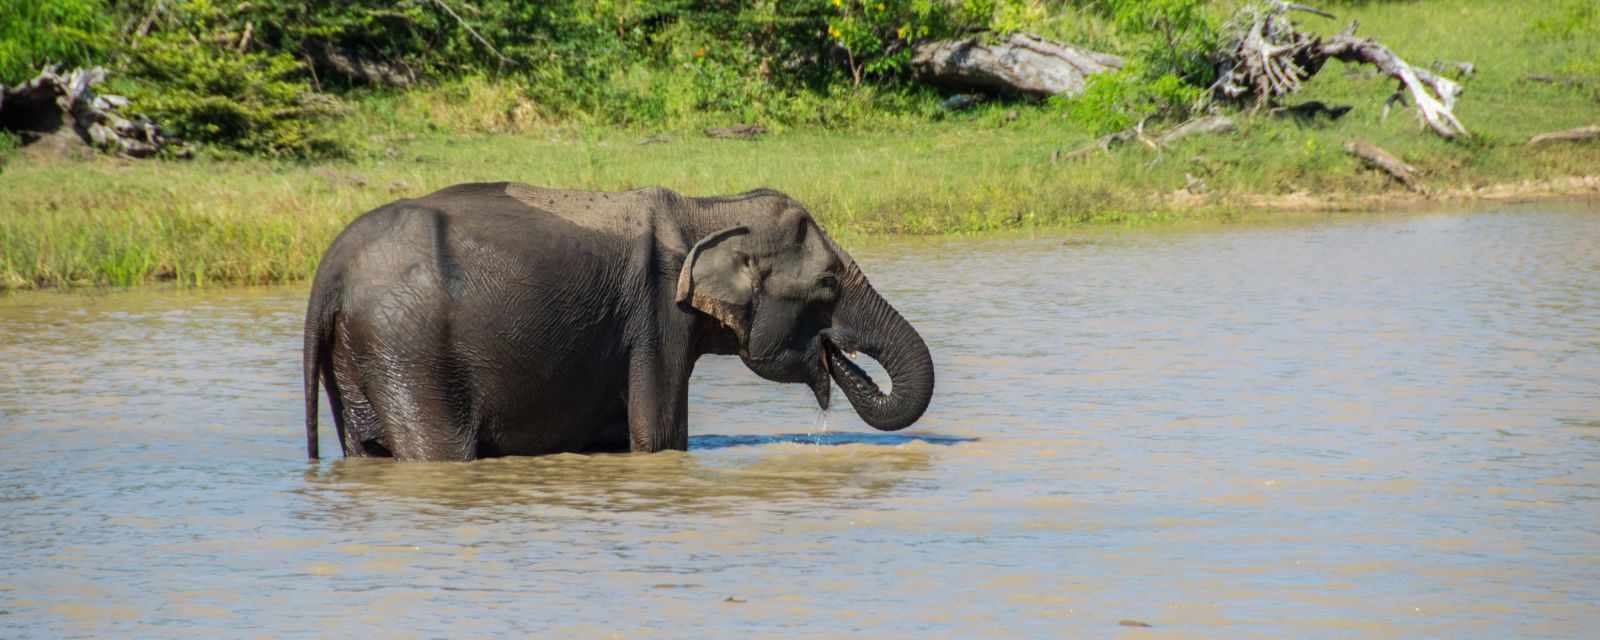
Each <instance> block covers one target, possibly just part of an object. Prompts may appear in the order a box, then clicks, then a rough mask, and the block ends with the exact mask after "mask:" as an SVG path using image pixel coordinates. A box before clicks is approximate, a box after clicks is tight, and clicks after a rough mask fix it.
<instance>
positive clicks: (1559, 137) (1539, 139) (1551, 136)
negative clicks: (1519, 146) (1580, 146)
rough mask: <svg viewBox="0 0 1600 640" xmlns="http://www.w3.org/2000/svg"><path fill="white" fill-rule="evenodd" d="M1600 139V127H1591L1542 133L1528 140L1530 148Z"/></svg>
mask: <svg viewBox="0 0 1600 640" xmlns="http://www.w3.org/2000/svg"><path fill="white" fill-rule="evenodd" d="M1597 138H1600V125H1589V126H1587V127H1578V128H1576V129H1567V130H1565V131H1551V132H1549V133H1541V134H1539V135H1536V136H1534V137H1533V138H1531V139H1529V140H1528V145H1529V146H1534V145H1541V144H1544V143H1547V142H1583V141H1585V140H1594V139H1597Z"/></svg>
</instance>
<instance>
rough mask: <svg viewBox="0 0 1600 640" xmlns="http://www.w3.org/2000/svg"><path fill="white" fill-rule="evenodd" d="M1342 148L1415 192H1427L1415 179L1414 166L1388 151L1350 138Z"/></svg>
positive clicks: (1415, 171)
mask: <svg viewBox="0 0 1600 640" xmlns="http://www.w3.org/2000/svg"><path fill="white" fill-rule="evenodd" d="M1344 150H1345V153H1348V154H1350V155H1353V156H1355V157H1357V158H1361V160H1362V161H1364V162H1366V163H1367V165H1369V166H1371V167H1373V168H1376V169H1378V170H1380V171H1383V172H1384V173H1387V174H1389V177H1391V178H1394V179H1395V180H1398V181H1400V184H1403V185H1405V186H1406V188H1407V189H1410V190H1412V191H1415V192H1417V193H1427V189H1426V188H1424V187H1423V186H1422V182H1421V181H1419V180H1418V179H1417V169H1416V167H1413V166H1411V165H1409V164H1406V163H1405V161H1403V160H1401V159H1399V158H1396V157H1394V155H1393V154H1391V153H1389V152H1388V151H1384V150H1383V149H1380V148H1378V147H1376V146H1373V145H1372V144H1370V143H1367V142H1365V141H1362V140H1350V141H1348V142H1346V143H1344Z"/></svg>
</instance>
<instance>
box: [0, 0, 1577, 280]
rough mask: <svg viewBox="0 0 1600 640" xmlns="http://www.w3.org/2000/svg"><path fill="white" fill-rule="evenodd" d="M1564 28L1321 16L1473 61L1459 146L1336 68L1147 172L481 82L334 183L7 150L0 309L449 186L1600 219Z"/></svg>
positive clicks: (284, 270)
mask: <svg viewBox="0 0 1600 640" xmlns="http://www.w3.org/2000/svg"><path fill="white" fill-rule="evenodd" d="M1561 7H1564V9H1562V10H1561V11H1555V12H1552V11H1549V10H1546V9H1545V8H1539V7H1531V6H1523V5H1505V4H1503V3H1494V2H1488V1H1487V0H1472V1H1470V2H1464V3H1461V4H1460V5H1459V6H1456V7H1454V8H1453V9H1451V10H1450V11H1448V12H1444V13H1440V10H1439V9H1438V8H1437V7H1435V6H1434V5H1431V4H1426V3H1364V4H1358V5H1343V4H1341V5H1340V6H1339V9H1338V13H1339V14H1340V15H1341V19H1351V18H1354V19H1359V20H1360V24H1361V30H1360V33H1361V34H1362V35H1364V36H1371V37H1374V38H1376V39H1378V40H1379V41H1381V42H1384V43H1386V44H1387V45H1389V46H1390V47H1393V48H1394V50H1395V51H1396V53H1397V54H1399V55H1402V56H1405V57H1406V58H1407V59H1408V60H1410V61H1411V62H1413V63H1415V64H1417V65H1419V66H1430V65H1431V63H1430V62H1429V61H1441V63H1440V65H1439V67H1440V68H1445V67H1446V66H1447V65H1446V63H1445V62H1444V61H1448V62H1449V63H1455V62H1459V61H1468V62H1473V63H1474V66H1475V69H1476V72H1475V73H1474V74H1472V75H1471V77H1469V78H1464V79H1462V82H1463V85H1464V87H1465V90H1466V92H1465V93H1464V94H1463V95H1462V96H1461V97H1460V100H1459V102H1458V104H1457V106H1456V110H1455V112H1456V115H1457V116H1459V117H1460V119H1461V121H1462V123H1463V124H1464V125H1465V126H1466V127H1467V129H1468V130H1469V131H1470V132H1471V135H1470V136H1468V137H1465V138H1464V139H1461V140H1458V141H1454V142H1452V141H1446V140H1443V139H1441V138H1439V137H1438V136H1435V135H1433V134H1432V133H1430V132H1428V131H1426V130H1421V129H1420V128H1419V126H1418V124H1417V121H1416V119H1415V118H1414V117H1413V114H1412V113H1411V112H1410V111H1409V110H1408V109H1406V108H1405V107H1396V109H1395V110H1393V111H1392V112H1391V113H1389V114H1388V115H1387V117H1386V116H1385V113H1384V109H1383V104H1384V100H1385V98H1386V97H1388V96H1389V95H1390V94H1391V93H1392V92H1393V90H1394V82H1393V81H1392V80H1390V79H1388V78H1384V77H1379V76H1376V75H1374V74H1372V73H1370V72H1369V70H1368V69H1367V68H1366V67H1357V66H1347V65H1343V64H1342V63H1337V62H1335V63H1331V64H1330V65H1329V67H1328V68H1327V69H1324V70H1323V71H1322V72H1321V73H1320V74H1318V75H1317V76H1316V77H1315V78H1314V79H1313V80H1312V81H1309V82H1307V83H1306V85H1305V89H1304V90H1303V91H1302V92H1300V93H1299V94H1296V96H1295V100H1294V101H1295V102H1298V101H1313V100H1314V101H1320V102H1323V103H1325V104H1328V105H1345V106H1349V107H1351V110H1350V111H1349V112H1348V113H1346V114H1345V115H1343V116H1342V117H1340V118H1337V119H1328V118H1326V117H1318V118H1315V119H1312V120H1304V121H1303V120H1296V119H1293V118H1279V117H1273V116H1268V115H1254V116H1252V115H1249V114H1239V113H1235V114H1232V115H1233V116H1234V118H1235V120H1236V123H1237V124H1236V127H1235V128H1234V130H1233V131H1230V132H1227V133H1222V134H1216V135H1202V136H1195V137H1191V138H1187V139H1184V140H1180V141H1178V142H1176V143H1173V144H1171V145H1168V146H1166V147H1165V148H1163V149H1161V150H1159V151H1158V150H1154V149H1152V148H1149V147H1147V146H1146V145H1143V144H1139V143H1137V142H1131V143H1128V144H1125V145H1122V146H1121V147H1118V148H1115V149H1112V150H1110V151H1106V152H1101V151H1098V150H1096V151H1093V152H1091V153H1087V154H1083V155H1075V154H1073V153H1072V152H1073V151H1074V150H1077V149H1081V148H1084V147H1085V146H1086V145H1090V144H1091V143H1092V142H1093V141H1094V140H1095V139H1097V138H1098V137H1099V135H1100V134H1102V133H1103V131H1101V130H1095V129H1093V128H1092V127H1090V126H1089V125H1085V124H1083V123H1081V122H1080V121H1079V120H1077V119H1075V117H1074V116H1073V112H1074V104H1073V103H1072V102H1071V101H1061V100H1052V101H1044V102H1029V101H1011V102H1007V101H1002V100H990V101H987V102H983V103H981V104H978V105H977V106H975V107H972V108H970V109H967V110H963V111H955V112H951V111H944V110H942V109H940V108H938V107H937V105H938V104H939V102H940V101H941V100H942V98H941V96H939V95H937V94H933V93H926V94H924V93H917V92H915V91H909V90H908V91H905V92H903V93H892V92H891V93H889V94H886V93H884V92H883V91H882V90H880V89H875V88H872V87H861V88H859V89H857V90H845V91H844V92H843V93H840V94H837V95H834V94H829V95H828V96H826V97H819V96H811V97H810V98H808V100H812V101H813V102H815V101H817V100H821V101H822V102H821V103H817V104H811V106H812V107H817V106H818V104H823V103H825V106H826V107H827V109H825V110H824V111H826V113H828V114H834V115H835V116H837V117H836V118H835V117H832V116H829V117H822V116H818V118H816V119H813V120H817V121H816V122H811V120H807V119H800V120H798V121H795V122H790V123H788V124H785V123H784V122H783V121H779V120H766V119H764V118H763V116H762V115H761V114H763V113H767V111H762V110H755V111H751V110H748V109H744V110H742V111H738V110H727V109H725V110H720V111H719V110H715V109H706V110H698V109H689V110H687V111H685V113H686V114H688V115H684V116H683V117H673V118H657V119H654V120H646V121H639V122H634V123H633V124H617V123H615V122H610V121H607V120H603V119H599V116H597V115H594V114H588V115H583V114H578V115H569V116H567V117H565V118H564V119H563V118H553V117H551V116H550V114H549V113H547V111H546V110H547V107H548V105H541V104H539V103H538V102H537V95H535V94H533V93H530V88H529V86H526V84H522V85H519V84H516V82H518V81H516V80H514V79H508V78H504V77H502V78H500V79H498V80H490V79H485V78H484V77H479V76H471V77H464V78H455V79H449V80H444V81H441V82H439V83H436V84H433V85H427V86H422V87H420V88H415V89H412V90H408V91H406V92H403V93H397V94H382V93H375V94H363V95H356V96H352V97H350V98H348V99H347V101H346V109H347V110H346V112H345V113H344V115H343V116H341V119H340V121H339V124H338V126H339V133H338V136H337V137H338V138H340V139H342V140H349V141H356V146H357V147H359V148H357V149H356V150H355V151H354V153H353V154H352V155H351V159H346V160H337V161H322V162H315V163H310V162H286V161H272V160H263V159H251V158H248V157H245V158H243V159H240V157H239V156H237V155H235V156H226V155H223V156H218V155H214V154H202V159H200V160H195V161H187V162H186V161H156V160H150V161H130V160H119V159H112V158H105V157H97V158H88V159H69V158H60V157H53V156H50V155H49V154H45V153H40V152H37V151H33V150H31V149H25V150H21V151H17V150H6V149H3V148H0V289H23V288H47V287H62V286H134V285H141V284H147V283H160V282H177V283H179V284H182V285H185V286H207V285H222V284H259V283H278V282H292V281H297V280H301V279H304V278H306V277H308V276H309V275H310V274H312V273H313V272H314V271H315V269H316V262H317V259H318V257H319V256H320V254H321V252H322V250H323V249H324V248H325V247H326V246H327V245H328V243H329V242H331V240H332V239H333V237H334V235H336V234H337V233H338V232H339V230H340V229H342V228H343V227H344V225H345V224H347V223H348V222H349V221H350V220H351V219H352V218H354V217H355V216H357V215H359V214H360V213H361V212H363V211H366V210H368V209H371V208H373V207H376V206H378V205H381V204H383V203H385V202H389V201H392V200H395V199H398V198H403V197H415V196H420V195H423V194H426V193H428V192H431V191H433V190H435V189H438V188H441V187H444V186H447V185H450V184H454V183H459V182H466V181H496V180H517V181H522V182H527V183H531V184H537V185H547V186H555V187H564V188H576V189H594V190H618V189H630V188H635V187H642V186H665V187H668V188H671V189H674V190H676V191H678V192H680V193H684V194H690V195H712V194H724V193H734V192H739V191H744V190H748V189H754V188H757V187H770V188H775V189H779V190H782V191H785V192H787V193H789V194H790V195H792V196H794V197H795V198H797V199H799V200H800V201H802V202H804V203H805V204H806V205H807V206H808V207H809V208H810V209H811V210H812V212H813V213H814V214H815V215H816V217H817V218H818V219H819V220H820V221H821V222H822V224H823V225H824V226H825V227H826V228H827V229H828V230H829V231H830V233H832V234H833V235H835V236H837V237H839V238H840V239H841V241H843V242H844V243H845V244H847V245H848V244H850V243H851V242H853V241H854V239H855V238H859V237H862V236H866V235H875V234H938V233H972V232H982V231H990V230H1001V229H1028V228H1041V227H1060V226H1070V225H1083V224H1121V225H1144V224H1160V223H1163V222H1166V221H1174V220H1188V219H1207V218H1211V219H1230V218H1233V217H1236V216H1239V215H1241V214H1248V213H1253V212H1254V213H1259V212H1264V211H1307V210H1383V209H1388V208H1394V207H1417V206H1428V205H1429V204H1431V203H1437V202H1465V201H1475V200H1492V201H1505V200H1520V199H1537V198H1573V197H1579V198H1583V197H1588V198H1593V197H1600V188H1597V186H1596V181H1597V179H1600V178H1597V177H1596V168H1597V167H1600V143H1596V142H1594V141H1590V142H1585V143H1555V144H1549V145H1540V146H1529V145H1528V144H1527V142H1528V140H1529V139H1530V138H1531V137H1533V136H1534V135H1536V134H1539V133H1543V132H1546V131H1551V130H1559V129H1567V128H1572V127H1579V126H1586V125H1594V124H1600V86H1596V85H1590V84H1584V82H1582V80H1583V79H1584V78H1590V77H1593V76H1594V75H1595V74H1597V73H1600V66H1595V65H1600V44H1596V41H1595V40H1594V39H1592V38H1588V37H1587V36H1586V35H1585V34H1588V33H1590V32H1591V31H1593V29H1594V24H1595V23H1596V20H1597V19H1596V18H1595V17H1594V16H1593V15H1591V14H1590V13H1584V12H1583V11H1582V9H1583V5H1582V3H1563V4H1562V5H1561ZM1227 13H1228V12H1227V11H1221V12H1219V15H1226V14H1227ZM1303 24H1305V25H1307V26H1308V28H1315V29H1317V30H1319V31H1320V32H1333V31H1337V30H1338V29H1339V28H1341V26H1342V22H1336V21H1322V22H1317V21H1312V20H1310V19H1308V20H1307V21H1306V22H1304V23H1303ZM1539 77H1545V78H1547V79H1548V78H1549V77H1557V78H1569V79H1573V81H1572V82H1566V81H1561V82H1546V81H1541V80H1538V79H1536V78H1539ZM618 81H619V82H620V81H621V80H618ZM535 93H536V92H535ZM774 95H776V94H774ZM808 95H809V94H808ZM680 97H681V96H680ZM769 97H770V96H769ZM786 100H789V99H779V100H778V101H779V102H784V104H787V102H785V101H786ZM886 100H887V101H888V102H895V103H896V104H899V105H900V106H899V107H896V108H887V107H885V106H884V102H885V101H886ZM790 101H792V100H790ZM907 105H910V106H907ZM768 106H769V107H770V108H769V109H768V111H770V110H771V109H776V108H777V107H772V106H771V105H768ZM790 107H792V108H796V109H797V108H799V107H798V106H794V105H789V107H785V108H790ZM819 108H820V107H819ZM741 109H742V108H741ZM818 113H822V112H821V111H819V112H818ZM751 114H754V115H751ZM746 118H748V119H754V120H757V121H760V122H761V123H763V124H765V125H768V126H769V128H771V129H772V132H771V133H769V134H767V135H765V136H762V137H760V138H758V139H754V140H722V139H711V138H708V137H706V136H705V135H704V134H703V133H702V132H701V129H702V128H703V127H705V126H708V125H719V126H720V125H728V124H734V123H736V122H739V121H741V119H746ZM1168 126H1171V123H1160V122H1155V123H1152V127H1153V128H1157V129H1159V128H1165V127H1168ZM1157 133H1159V131H1158V132H1157ZM1350 140H1364V141H1366V142H1369V143H1371V144H1374V145H1377V146H1379V147H1382V148H1384V149H1386V150H1388V151H1389V152H1391V153H1393V154H1394V155H1396V156H1398V157H1399V158H1400V159H1401V160H1403V161H1404V162H1406V163H1408V164H1410V165H1411V166H1413V167H1415V168H1416V169H1417V173H1418V175H1419V176H1420V182H1421V185H1422V187H1423V188H1424V189H1425V190H1426V191H1427V194H1426V195H1422V194H1417V193H1414V192H1412V191H1408V190H1407V189H1406V188H1404V187H1402V186H1401V185H1399V184H1397V183H1396V182H1394V180H1392V179H1391V178H1390V177H1388V176H1387V175H1384V174H1382V173H1379V172H1377V171H1374V170H1372V169H1369V168H1367V167H1365V166H1363V165H1362V164H1361V161H1360V160H1358V159H1356V158H1354V157H1352V156H1350V155H1348V154H1347V153H1345V152H1344V150H1343V146H1344V144H1345V143H1346V142H1348V141H1350ZM3 146H4V145H0V147H3ZM225 157H227V158H234V159H221V158H225Z"/></svg>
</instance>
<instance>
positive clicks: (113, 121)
mask: <svg viewBox="0 0 1600 640" xmlns="http://www.w3.org/2000/svg"><path fill="white" fill-rule="evenodd" d="M105 75H106V72H105V70H104V69H101V68H100V67H94V68H90V69H77V70H75V71H73V72H71V73H68V74H66V75H65V76H62V75H58V74H56V71H55V67H45V69H44V71H42V72H40V74H39V76H38V77H36V78H34V79H32V80H29V81H27V82H24V83H22V84H20V85H17V86H15V87H0V129H4V130H6V131H11V132H15V133H17V134H19V135H21V136H22V138H23V142H24V143H25V144H26V143H30V142H33V141H35V140H39V139H42V138H45V137H49V136H53V135H56V134H58V133H63V132H66V131H69V130H70V131H71V133H74V134H76V136H77V138H78V139H80V140H81V141H82V142H83V143H85V144H88V145H89V146H92V147H95V148H97V149H103V150H106V151H110V152H112V153H117V154H121V155H125V156H132V157H135V158H144V157H149V156H152V155H155V154H156V153H158V152H160V151H162V150H163V149H167V148H169V147H170V148H173V149H175V150H176V151H177V152H178V154H179V155H180V156H186V155H188V153H189V152H188V149H187V148H185V147H184V146H183V143H182V142H181V141H179V140H178V139H176V138H173V137H170V136H167V135H165V134H163V133H162V132H161V130H160V128H158V127H157V126H156V124H155V123H154V122H151V121H150V119H149V118H146V117H144V116H133V117H132V118H131V119H130V118H124V117H122V116H121V115H119V114H118V113H117V110H118V109H121V108H123V107H126V106H128V99H127V98H123V97H122V96H109V95H108V96H97V95H95V93H94V91H93V90H92V87H93V86H94V85H96V84H98V83H99V82H100V81H101V80H104V79H105Z"/></svg>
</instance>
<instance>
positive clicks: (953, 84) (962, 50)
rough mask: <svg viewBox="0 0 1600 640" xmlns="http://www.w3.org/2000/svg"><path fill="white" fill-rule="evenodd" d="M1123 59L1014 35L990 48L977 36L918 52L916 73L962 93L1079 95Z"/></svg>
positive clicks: (943, 42) (931, 45)
mask: <svg viewBox="0 0 1600 640" xmlns="http://www.w3.org/2000/svg"><path fill="white" fill-rule="evenodd" d="M1122 65H1123V60H1122V58H1119V57H1117V56H1113V55H1109V54H1104V53H1097V52H1094V51H1089V50H1088V49H1080V48H1078V47H1074V46H1071V45H1067V44H1062V43H1059V42H1052V41H1050V40H1046V39H1044V38H1041V37H1039V36H1036V35H1033V34H1031V33H1013V34H1011V35H1010V36H1008V37H1006V39H1005V40H1003V41H1000V42H996V43H993V44H988V43H985V42H983V41H982V40H981V39H980V38H979V37H977V36H971V37H968V38H963V39H959V40H938V41H933V42H925V43H922V44H919V45H917V46H915V47H913V48H912V50H911V69H912V71H913V72H915V73H916V75H917V77H918V78H919V79H921V80H923V81H925V82H930V83H932V84H936V85H939V86H943V87H947V88H951V89H957V90H971V89H979V90H987V91H1004V92H1011V93H1023V94H1030V95H1037V96H1046V95H1063V96H1075V95H1077V94H1079V93H1081V92H1083V89H1084V86H1085V84H1086V82H1087V78H1088V77H1089V76H1091V75H1094V74H1096V73H1103V72H1106V71H1111V70H1115V69H1120V68H1122Z"/></svg>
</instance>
